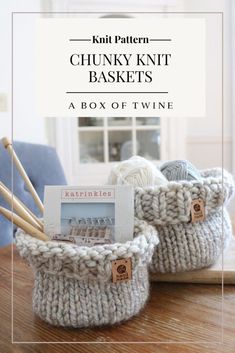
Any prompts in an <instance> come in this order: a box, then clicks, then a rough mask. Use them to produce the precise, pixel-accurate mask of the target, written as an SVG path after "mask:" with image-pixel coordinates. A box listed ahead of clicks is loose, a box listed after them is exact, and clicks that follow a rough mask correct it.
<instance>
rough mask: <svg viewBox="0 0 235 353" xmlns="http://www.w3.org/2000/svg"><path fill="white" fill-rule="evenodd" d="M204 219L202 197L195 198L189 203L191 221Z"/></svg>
mask: <svg viewBox="0 0 235 353" xmlns="http://www.w3.org/2000/svg"><path fill="white" fill-rule="evenodd" d="M204 220H205V205H204V201H203V200H202V199H195V200H193V201H192V203H191V222H192V223H194V222H199V221H204Z"/></svg>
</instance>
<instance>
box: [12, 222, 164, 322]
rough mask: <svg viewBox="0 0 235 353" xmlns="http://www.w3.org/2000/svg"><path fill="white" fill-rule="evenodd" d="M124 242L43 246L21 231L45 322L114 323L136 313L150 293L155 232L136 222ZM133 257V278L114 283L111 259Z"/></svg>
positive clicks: (21, 243)
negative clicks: (128, 239) (131, 234)
mask: <svg viewBox="0 0 235 353" xmlns="http://www.w3.org/2000/svg"><path fill="white" fill-rule="evenodd" d="M134 236H135V237H134V239H133V240H132V241H128V242H126V243H122V244H121V243H115V244H106V245H102V246H101V245H96V246H93V247H84V246H80V247H79V246H76V245H73V244H71V245H70V244H68V243H59V242H55V241H48V242H43V241H41V240H38V239H36V238H32V237H31V236H29V235H27V234H25V233H24V232H23V231H21V230H18V232H17V235H16V246H17V248H18V249H19V252H20V255H21V256H22V257H24V258H25V259H26V260H27V261H28V262H29V264H30V265H31V267H32V268H33V271H34V274H35V284H34V290H33V309H34V312H35V313H36V314H38V315H39V316H40V317H41V318H42V319H43V320H45V321H47V322H49V323H51V324H53V325H61V326H73V327H88V326H97V325H105V324H114V323H118V322H121V321H123V320H127V319H129V318H130V317H132V316H133V315H135V314H137V313H138V312H139V311H140V310H141V309H142V308H143V306H144V304H145V302H146V300H147V298H148V292H149V279H148V264H149V262H150V261H151V258H152V254H153V251H154V248H155V245H156V244H157V243H158V238H157V232H156V230H155V229H154V227H152V226H150V225H148V224H147V223H146V222H143V221H137V220H136V222H135V230H134ZM127 258H130V259H131V267H132V277H131V279H130V280H127V281H120V282H116V283H113V281H112V261H113V260H117V259H127Z"/></svg>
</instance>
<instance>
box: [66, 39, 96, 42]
mask: <svg viewBox="0 0 235 353" xmlns="http://www.w3.org/2000/svg"><path fill="white" fill-rule="evenodd" d="M69 41H70V42H90V41H91V39H70V40H69Z"/></svg>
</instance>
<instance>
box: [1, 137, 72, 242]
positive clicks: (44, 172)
mask: <svg viewBox="0 0 235 353" xmlns="http://www.w3.org/2000/svg"><path fill="white" fill-rule="evenodd" d="M13 147H14V150H15V151H16V154H17V156H18V157H19V159H20V161H21V163H22V165H23V166H24V168H25V170H26V173H27V174H28V176H29V179H30V180H31V182H32V184H33V186H34V187H35V189H36V191H37V193H38V195H39V197H40V198H41V200H42V201H43V194H44V186H45V185H65V184H66V179H65V175H64V172H63V169H62V166H61V164H60V161H59V159H58V156H57V154H56V151H55V149H54V148H52V147H49V146H44V145H38V144H31V143H25V142H14V145H13ZM11 176H12V165H11V158H10V155H9V153H8V152H7V151H6V150H5V148H4V147H3V146H2V144H0V180H1V181H2V182H3V183H4V184H5V185H6V186H7V187H8V188H9V189H10V190H11V179H12V178H11ZM13 192H14V194H15V195H16V196H17V197H18V198H19V199H20V200H21V201H22V202H23V203H24V204H25V205H26V206H27V207H28V208H29V209H30V210H31V211H32V212H34V213H35V214H36V215H37V216H41V215H40V211H39V210H38V208H37V206H36V205H35V202H34V200H33V198H32V196H31V194H30V192H29V191H28V190H27V188H26V186H25V184H24V181H23V179H22V177H21V176H20V174H19V172H18V171H17V169H16V168H15V166H13ZM0 205H1V206H3V207H6V208H8V209H10V207H9V205H8V204H7V203H6V202H5V200H4V199H3V198H2V197H1V196H0ZM14 230H15V227H14V229H13V231H14ZM11 241H12V224H11V222H9V221H7V220H6V219H5V218H4V217H3V216H2V215H0V247H3V246H5V245H8V244H10V243H11Z"/></svg>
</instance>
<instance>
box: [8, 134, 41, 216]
mask: <svg viewBox="0 0 235 353" xmlns="http://www.w3.org/2000/svg"><path fill="white" fill-rule="evenodd" d="M2 143H3V145H4V147H5V148H6V150H7V151H8V152H9V154H10V155H11V157H12V158H13V162H14V163H15V165H16V168H17V169H18V171H19V173H20V175H21V176H22V178H23V179H24V181H25V184H26V185H27V187H28V189H29V191H30V193H31V195H32V196H33V199H34V201H35V202H36V205H37V206H38V208H39V210H40V211H41V212H42V214H43V212H44V207H43V203H42V201H41V200H40V198H39V196H38V194H37V192H36V190H35V189H34V187H33V185H32V183H31V181H30V180H29V177H28V175H27V173H26V171H25V169H24V167H23V166H22V164H21V162H20V160H19V158H18V157H17V155H16V153H15V151H14V149H13V147H12V144H11V142H10V141H9V139H8V138H7V137H3V138H2Z"/></svg>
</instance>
